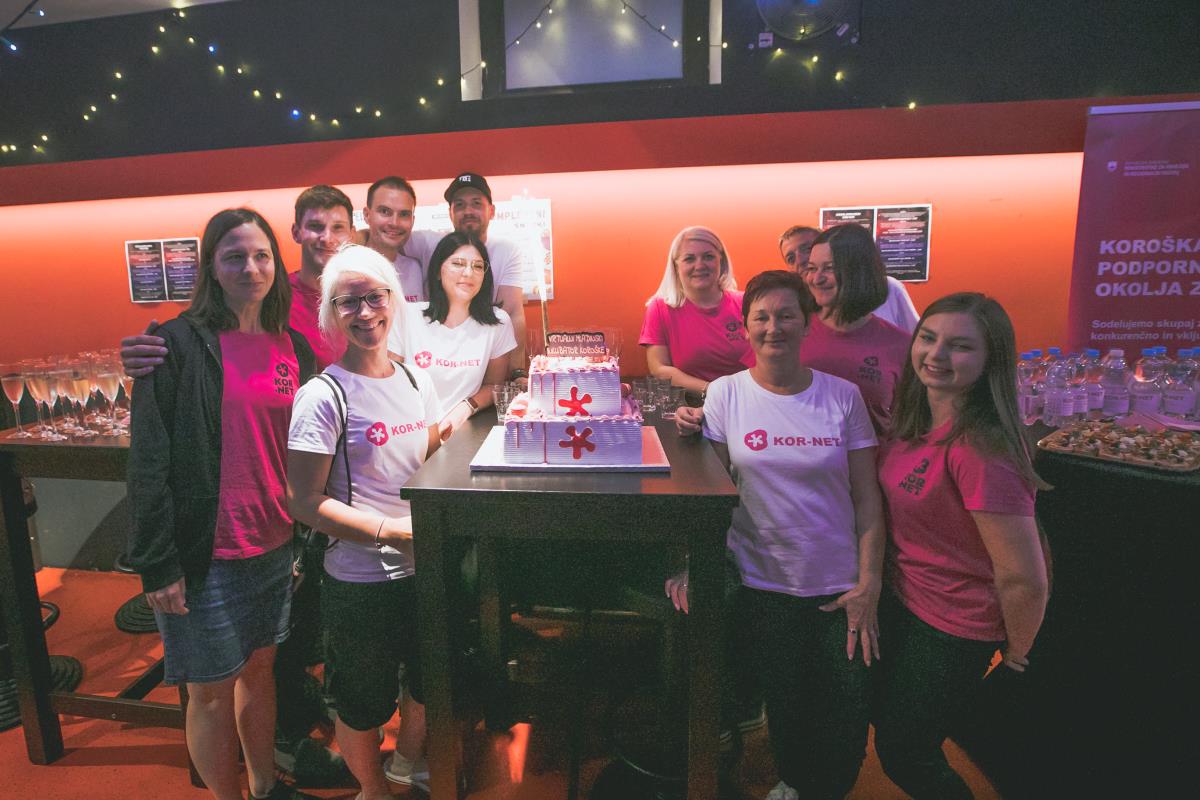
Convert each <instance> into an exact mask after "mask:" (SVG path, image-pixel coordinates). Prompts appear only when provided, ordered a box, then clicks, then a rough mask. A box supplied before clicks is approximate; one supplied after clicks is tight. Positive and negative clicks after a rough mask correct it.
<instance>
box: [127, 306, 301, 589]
mask: <svg viewBox="0 0 1200 800" xmlns="http://www.w3.org/2000/svg"><path fill="white" fill-rule="evenodd" d="M287 333H288V335H289V336H290V337H291V340H292V346H293V348H294V349H295V351H296V360H297V361H298V362H299V365H300V385H302V384H303V383H304V381H306V380H308V378H309V377H310V376H311V375H313V374H315V372H316V358H315V357H314V356H313V351H312V347H310V346H309V344H308V342H307V341H306V340H305V338H304V337H303V336H301V335H300V334H299V333H297V332H296V331H295V330H293V329H291V328H288V330H287ZM154 334H155V335H157V336H161V337H162V338H163V339H165V340H166V347H167V356H166V361H165V363H163V364H162V365H161V366H159V367H157V368H156V369H155V370H154V372H152V373H151V374H149V375H147V376H145V377H142V378H138V379H137V380H135V381H134V384H133V398H132V405H131V409H132V411H131V414H132V415H131V418H130V450H129V471H128V478H127V480H128V486H129V499H130V503H131V505H132V508H133V530H132V532H131V534H130V540H129V548H128V554H127V555H128V561H129V565H130V566H131V567H133V569H134V570H136V571H137V572H138V574H140V575H141V576H142V587H143V589H144V590H145V591H147V592H152V591H155V590H157V589H162V588H163V587H165V586H169V585H171V584H172V583H174V582H175V581H177V580H179V579H180V578H181V577H182V578H185V579H186V581H187V583H188V584H189V585H198V584H199V583H200V582H202V581H203V580H204V577H205V575H207V574H208V568H209V565H210V564H211V563H212V549H213V535H214V533H215V529H216V521H217V498H218V495H219V492H220V486H221V393H222V390H223V386H224V381H223V372H222V368H221V345H220V340H219V339H218V338H217V335H216V334H215V333H214V332H213V331H211V330H208V329H207V328H204V327H201V326H200V325H199V324H197V323H195V322H192V321H191V320H189V319H187V318H186V317H182V316H181V317H177V318H176V319H173V320H171V321H170V322H167V323H165V324H163V325H160V326H159V327H158V329H157V330H155V331H154ZM296 388H297V389H299V385H297V387H296Z"/></svg>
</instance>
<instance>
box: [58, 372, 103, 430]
mask: <svg viewBox="0 0 1200 800" xmlns="http://www.w3.org/2000/svg"><path fill="white" fill-rule="evenodd" d="M66 374H67V380H66V381H65V384H66V385H67V387H68V388H67V396H68V397H69V398H70V400H71V402H72V403H73V404H74V410H75V418H76V424H75V435H77V436H82V437H85V438H91V437H93V436H95V435H96V432H95V431H93V430H91V429H89V428H88V426H87V420H86V418H85V417H84V411H85V409H84V404H85V403H86V402H87V399H88V395H89V394H91V391H92V382H91V379H89V378H88V376H87V362H86V361H84V360H83V359H78V358H75V359H71V360H70V361H68V362H67V371H66Z"/></svg>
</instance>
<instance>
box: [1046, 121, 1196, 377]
mask: <svg viewBox="0 0 1200 800" xmlns="http://www.w3.org/2000/svg"><path fill="white" fill-rule="evenodd" d="M1067 341H1068V342H1069V343H1070V347H1071V349H1072V350H1081V349H1083V348H1085V347H1094V348H1096V349H1097V350H1101V351H1102V352H1108V350H1110V349H1112V348H1114V347H1119V348H1123V349H1124V350H1125V355H1126V357H1129V356H1131V355H1133V356H1134V357H1136V356H1137V355H1138V354H1140V352H1141V349H1142V348H1144V347H1153V346H1155V345H1164V346H1166V347H1167V348H1168V349H1169V350H1170V353H1171V355H1172V356H1174V354H1175V348H1177V347H1187V348H1190V347H1200V103H1196V102H1188V103H1155V104H1148V105H1127V106H1097V107H1093V108H1091V109H1089V112H1088V125H1087V138H1086V140H1085V143H1084V152H1083V175H1082V179H1081V182H1080V187H1079V220H1078V223H1077V225H1076V228H1075V260H1074V264H1073V266H1072V270H1071V297H1070V306H1069V311H1068V335H1067Z"/></svg>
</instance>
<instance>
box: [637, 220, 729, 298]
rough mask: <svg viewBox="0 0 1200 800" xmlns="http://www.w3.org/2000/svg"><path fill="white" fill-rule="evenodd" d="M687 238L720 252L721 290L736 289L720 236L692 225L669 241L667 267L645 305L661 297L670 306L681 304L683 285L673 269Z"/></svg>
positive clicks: (677, 273)
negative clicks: (708, 245)
mask: <svg viewBox="0 0 1200 800" xmlns="http://www.w3.org/2000/svg"><path fill="white" fill-rule="evenodd" d="M689 239H695V240H697V241H701V242H705V243H706V244H710V245H712V246H713V247H715V248H716V249H717V252H718V253H720V254H721V275H720V286H721V291H723V292H732V291H736V290H737V288H738V287H737V279H736V278H735V277H733V262H732V261H730V260H729V253H727V252H726V251H725V245H724V244H722V243H721V237H719V236H717V234H715V233H713V232H712V231H711V230H710V229H708V228H704V227H700V226H693V227H690V228H684V229H683V230H681V231H680V232H679V233H678V234H676V236H675V240H674V241H673V242H671V249H670V250H669V251H668V252H667V268H666V270H665V271H664V272H663V278H662V282H661V283H659V285H658V290H657V291H655V292H654V294H653V295H651V296H650V297H649V298H647V300H646V305H650V304H651V303H653V302H654V298H656V297H658V298H662V301H663V302H664V303H666V304H667V305H669V306H670V307H671V308H679V307H680V306H681V305H683V301H684V299H685V298H684V295H683V285H682V284H681V283H680V282H679V271H678V270H677V269H675V259H676V258H678V257H679V250H680V248H682V247H683V243H684V242H686V241H688V240H689Z"/></svg>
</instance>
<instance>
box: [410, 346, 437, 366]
mask: <svg viewBox="0 0 1200 800" xmlns="http://www.w3.org/2000/svg"><path fill="white" fill-rule="evenodd" d="M413 361H416V362H417V366H418V367H420V368H421V369H429V365H430V364H432V363H433V353H431V352H429V351H428V350H422V351H421V352H419V353H417V354H416V355H415V356H413Z"/></svg>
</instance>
